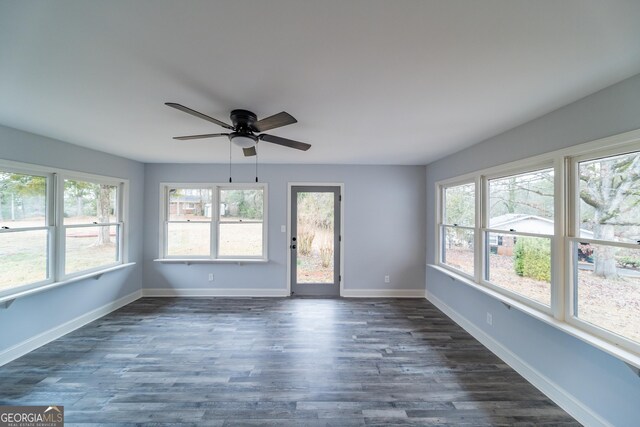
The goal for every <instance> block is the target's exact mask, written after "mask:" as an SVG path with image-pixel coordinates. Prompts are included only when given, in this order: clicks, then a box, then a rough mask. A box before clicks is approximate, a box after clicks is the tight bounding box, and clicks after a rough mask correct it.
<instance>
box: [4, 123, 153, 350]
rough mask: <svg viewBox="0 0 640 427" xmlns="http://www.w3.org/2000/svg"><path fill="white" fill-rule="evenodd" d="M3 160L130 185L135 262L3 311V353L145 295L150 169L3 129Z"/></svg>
mask: <svg viewBox="0 0 640 427" xmlns="http://www.w3.org/2000/svg"><path fill="white" fill-rule="evenodd" d="M0 158H1V159H4V160H13V161H17V162H24V163H32V164H37V165H43V166H50V167H56V168H62V169H69V170H75V171H80V172H87V173H95V174H99V175H108V176H114V177H118V178H126V179H129V180H130V187H129V190H130V207H129V219H130V223H129V260H130V261H132V262H136V263H137V264H136V265H135V266H133V267H128V268H126V269H123V270H119V271H116V272H112V273H108V274H105V275H104V276H102V277H101V278H100V279H99V280H95V279H88V280H83V281H78V282H75V283H71V284H68V285H64V286H60V287H58V288H55V289H52V290H49V291H45V292H41V293H38V294H35V295H31V296H28V297H24V298H19V299H17V300H16V301H15V302H14V303H13V305H11V306H10V307H9V308H8V309H6V310H0V353H1V352H2V351H4V350H6V349H8V348H10V347H12V346H14V345H16V344H19V343H21V342H23V341H25V340H27V339H30V338H32V337H34V336H36V335H38V334H40V333H43V332H45V331H48V330H50V329H52V328H55V327H57V326H60V325H62V324H64V323H65V322H68V321H70V320H72V319H74V318H76V317H79V316H81V315H83V314H86V313H88V312H90V311H92V310H94V309H96V308H99V307H102V306H104V305H106V304H108V303H110V302H112V301H115V300H117V299H119V298H121V297H124V296H126V295H129V294H131V293H132V292H135V291H136V290H139V289H140V288H141V285H142V262H141V261H142V221H143V217H142V209H143V205H142V198H143V183H144V165H143V164H142V163H138V162H135V161H132V160H127V159H124V158H121V157H116V156H112V155H109V154H105V153H101V152H98V151H93V150H89V149H86V148H81V147H78V146H75V145H71V144H67V143H64V142H61V141H57V140H54V139H50V138H45V137H43V136H38V135H34V134H31V133H26V132H21V131H19V130H15V129H12V128H7V127H3V126H0Z"/></svg>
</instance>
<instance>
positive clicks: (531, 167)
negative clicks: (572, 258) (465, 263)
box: [479, 160, 559, 314]
mask: <svg viewBox="0 0 640 427" xmlns="http://www.w3.org/2000/svg"><path fill="white" fill-rule="evenodd" d="M543 169H553V173H554V212H553V217H554V227H555V224H556V222H557V221H558V219H557V214H556V209H555V208H556V206H555V200H556V197H555V187H556V185H555V183H556V179H557V175H558V172H559V171H558V170H557V169H556V168H555V164H554V162H553V160H548V161H543V162H533V163H530V164H523V165H522V166H521V167H517V168H512V169H504V170H501V171H499V172H494V173H488V174H485V175H482V176H481V177H480V179H481V183H482V185H481V187H482V190H481V195H482V196H481V197H482V210H481V212H480V218H481V221H480V223H481V228H480V234H481V236H480V239H481V245H482V246H481V248H482V250H481V254H480V258H481V260H480V277H479V278H480V280H479V283H480V284H482V285H484V286H486V287H488V288H490V289H493V290H494V291H496V292H500V293H503V294H505V295H507V296H508V297H509V298H512V299H514V300H516V301H519V302H521V303H523V304H526V305H528V306H530V307H532V308H534V309H536V310H539V311H542V312H544V313H547V314H552V310H553V307H554V304H553V299H554V295H555V294H556V292H554V291H555V288H556V287H557V286H558V283H557V281H556V280H554V278H555V275H554V273H555V271H556V270H557V269H558V266H557V265H556V260H555V258H554V255H555V254H556V240H557V239H556V235H555V233H554V234H538V233H525V232H519V231H517V230H516V231H510V230H502V229H495V228H489V219H490V211H489V209H490V206H489V205H490V204H489V199H490V194H489V181H491V180H494V179H501V178H507V177H510V176H516V175H522V174H527V173H532V172H537V171H540V170H543ZM490 233H503V234H508V235H513V236H522V237H539V238H544V239H549V241H550V245H551V286H550V289H551V290H550V292H551V294H550V295H549V300H550V305H549V306H546V305H544V304H542V303H540V302H538V301H535V300H533V299H531V298H528V297H527V296H526V295H523V294H519V293H517V292H513V291H511V290H509V289H507V288H504V287H502V286H500V285H497V284H494V283H492V282H490V281H489V280H488V278H487V273H488V263H489V244H488V241H487V239H488V236H489V234H490Z"/></svg>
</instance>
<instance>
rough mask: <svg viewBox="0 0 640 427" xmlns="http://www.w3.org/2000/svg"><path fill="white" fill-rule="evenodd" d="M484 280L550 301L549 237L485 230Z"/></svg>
mask: <svg viewBox="0 0 640 427" xmlns="http://www.w3.org/2000/svg"><path fill="white" fill-rule="evenodd" d="M487 240H488V242H487V245H488V247H489V265H488V271H487V276H488V277H487V280H488V281H489V282H491V283H492V284H494V285H496V286H500V287H502V288H505V289H509V290H510V291H513V292H516V293H518V294H520V295H524V296H525V297H527V298H531V299H532V300H534V301H538V302H539V303H542V304H544V305H547V306H550V305H551V239H549V238H546V237H524V236H514V235H513V234H508V233H504V234H499V233H488V239H487Z"/></svg>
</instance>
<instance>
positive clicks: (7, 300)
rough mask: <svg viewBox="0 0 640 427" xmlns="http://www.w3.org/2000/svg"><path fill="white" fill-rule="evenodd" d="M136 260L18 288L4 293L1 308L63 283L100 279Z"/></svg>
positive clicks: (128, 265)
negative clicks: (42, 283)
mask: <svg viewBox="0 0 640 427" xmlns="http://www.w3.org/2000/svg"><path fill="white" fill-rule="evenodd" d="M135 264H136V263H135V262H129V263H126V264H119V265H116V266H113V267H109V268H105V269H102V270H98V271H92V272H91V273H87V274H82V275H79V276H75V277H71V278H69V279H66V280H62V281H60V282H53V283H48V284H46V285H41V286H37V287H33V288H30V289H24V290H18V291H17V292H14V293H9V294H6V295H2V296H0V304H3V306H2V307H0V308H8V307H9V306H10V305H11V303H12V302H13V301H14V300H15V299H18V298H22V297H26V296H29V295H33V294H37V293H40V292H44V291H48V290H51V289H54V288H57V287H59V286H63V285H68V284H70V283H74V282H79V281H81V280H86V279H92V278H93V279H95V280H98V279H100V277H102V275H103V274H106V273H110V272H112V271H117V270H122V269H124V268H127V267H130V266H133V265H135Z"/></svg>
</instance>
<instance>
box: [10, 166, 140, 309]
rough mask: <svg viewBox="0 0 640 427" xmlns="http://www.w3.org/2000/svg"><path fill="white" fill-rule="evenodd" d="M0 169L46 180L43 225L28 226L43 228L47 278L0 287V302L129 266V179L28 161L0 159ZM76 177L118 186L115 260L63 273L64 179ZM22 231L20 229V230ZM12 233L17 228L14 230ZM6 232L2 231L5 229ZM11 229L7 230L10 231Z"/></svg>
mask: <svg viewBox="0 0 640 427" xmlns="http://www.w3.org/2000/svg"><path fill="white" fill-rule="evenodd" d="M0 169H1V170H3V171H6V172H13V173H19V174H25V175H35V176H43V177H45V178H46V179H47V191H46V220H45V221H46V222H45V224H46V227H36V228H30V229H47V230H48V243H47V269H48V277H47V279H46V280H41V281H38V282H33V283H25V284H21V285H17V286H12V287H10V288H7V289H3V290H0V302H4V301H12V300H14V299H16V298H19V297H22V296H26V295H31V294H33V293H37V292H41V291H44V290H47V289H51V288H54V287H57V286H60V285H65V284H68V283H73V282H75V281H77V280H82V279H84V278H89V277H99V276H101V275H102V274H104V273H107V272H109V271H113V270H117V269H120V268H124V267H127V266H129V265H133V264H134V263H130V262H129V258H128V243H127V242H128V199H129V180H127V179H122V178H117V177H108V176H104V175H95V174H87V173H83V172H76V171H71V170H67V169H60V168H52V167H47V166H40V165H34V164H29V163H22V162H15V161H10V160H2V159H0ZM65 179H78V180H82V181H89V182H97V183H105V184H109V185H117V186H118V207H117V211H118V220H119V224H120V233H119V236H118V238H119V242H118V246H119V247H118V254H119V259H118V261H117V262H115V263H110V264H108V265H103V266H99V267H96V268H92V269H87V270H82V271H78V272H74V273H72V274H64V258H65V247H64V237H63V236H62V233H64V180H65ZM23 230H24V229H23ZM15 231H16V232H17V231H18V230H15ZM5 232H6V231H5ZM10 232H11V231H10Z"/></svg>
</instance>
